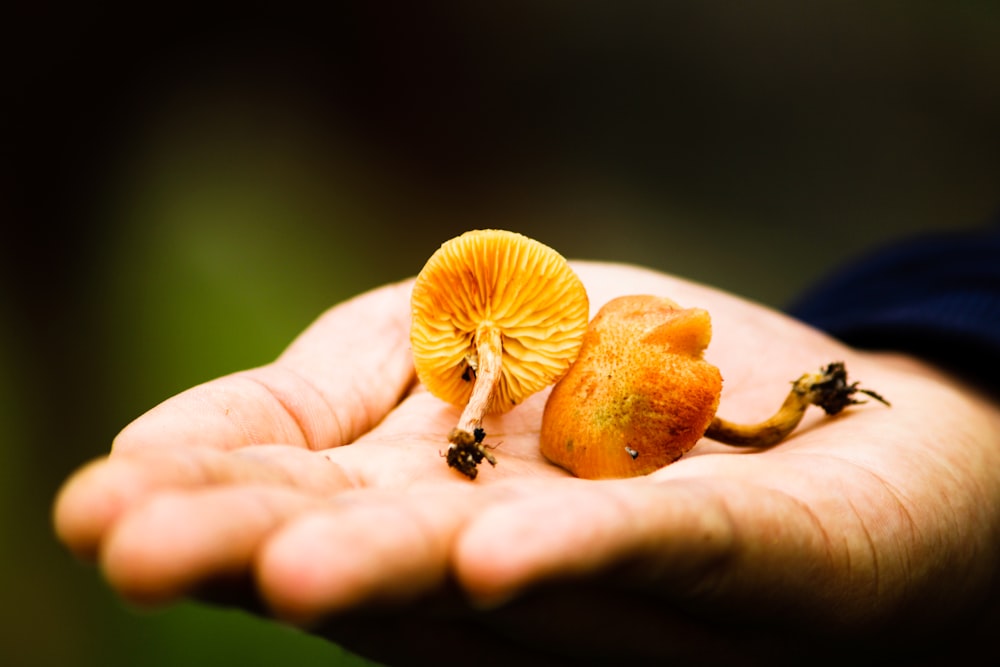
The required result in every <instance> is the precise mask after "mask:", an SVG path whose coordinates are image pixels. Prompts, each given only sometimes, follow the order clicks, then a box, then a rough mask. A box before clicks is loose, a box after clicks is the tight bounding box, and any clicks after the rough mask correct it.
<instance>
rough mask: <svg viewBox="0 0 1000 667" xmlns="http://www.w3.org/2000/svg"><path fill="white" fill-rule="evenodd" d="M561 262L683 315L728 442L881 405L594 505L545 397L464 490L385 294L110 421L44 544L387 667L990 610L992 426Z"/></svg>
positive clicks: (719, 312)
mask: <svg viewBox="0 0 1000 667" xmlns="http://www.w3.org/2000/svg"><path fill="white" fill-rule="evenodd" d="M574 266H575V268H576V269H577V271H578V273H579V274H580V276H581V278H582V279H583V281H584V283H585V284H586V286H587V288H588V292H589V294H590V298H591V303H592V306H593V307H594V308H596V307H599V306H600V305H602V304H603V303H604V302H606V301H607V300H608V299H610V298H611V297H614V296H617V295H621V294H637V293H650V294H658V295H663V296H668V297H670V298H671V299H673V300H675V301H677V302H678V303H680V304H681V305H683V306H699V307H702V308H705V309H707V310H708V311H709V312H710V313H711V315H712V321H713V329H714V337H713V341H712V344H711V345H710V346H709V349H708V352H707V355H706V356H707V358H708V360H709V361H711V362H712V363H714V364H715V365H716V366H718V367H719V368H720V370H721V371H722V375H723V378H724V390H723V395H722V400H721V405H720V409H719V413H720V414H721V415H722V416H725V417H726V418H728V419H730V420H734V421H745V422H753V421H758V420H761V419H763V418H765V417H767V416H769V415H770V414H771V413H772V412H773V411H774V410H775V409H776V408H777V406H778V405H779V404H780V402H781V400H782V399H783V398H784V395H785V394H786V392H787V390H788V387H789V382H790V381H792V380H794V379H795V378H797V377H798V376H799V375H801V374H802V373H804V372H807V371H813V370H816V369H817V368H819V367H820V366H822V365H824V364H826V363H829V362H831V361H845V362H846V365H847V369H848V371H849V372H850V374H851V378H852V379H859V380H861V381H862V382H863V384H864V385H865V386H868V387H871V388H873V389H876V390H877V391H879V392H880V393H881V394H882V395H883V396H885V397H886V398H887V399H888V400H890V401H891V402H892V404H893V407H892V408H891V409H889V408H886V407H884V406H881V405H879V404H877V403H873V404H870V405H862V406H858V407H857V408H853V409H851V410H848V411H845V412H844V413H842V414H841V415H839V416H837V417H835V418H828V417H825V416H824V415H823V413H822V412H821V411H819V410H816V411H815V414H813V413H812V412H810V413H807V415H806V418H805V420H804V421H803V423H802V425H801V426H800V427H799V429H798V430H797V431H796V432H795V433H794V434H793V436H792V437H791V438H789V439H788V440H787V441H785V442H784V443H782V444H780V445H778V446H776V447H774V448H772V449H769V450H766V451H755V450H738V449H735V448H731V447H728V446H724V445H720V444H716V443H712V442H710V441H707V440H703V441H702V442H701V443H699V444H698V445H697V446H696V447H695V449H694V450H692V451H691V452H689V453H688V455H686V456H685V457H684V458H683V459H681V460H680V461H678V462H677V463H675V464H673V465H671V466H668V467H666V468H663V469H661V470H659V471H657V472H656V473H654V474H652V475H649V476H647V477H643V478H636V479H628V480H616V481H601V482H595V481H584V480H578V479H575V478H572V477H570V476H568V475H567V474H566V473H565V472H563V471H562V470H560V469H558V468H556V467H554V466H552V465H550V464H549V463H547V462H546V461H545V460H544V459H543V458H542V457H541V455H540V454H539V452H538V432H539V427H540V420H541V413H542V408H543V406H544V402H545V397H546V395H547V392H542V393H540V394H537V395H535V396H534V397H532V398H531V399H529V400H528V401H526V402H525V403H524V404H523V405H521V406H519V407H518V408H516V409H515V410H513V411H512V412H509V413H507V414H505V415H502V416H499V417H490V418H488V419H487V421H486V423H485V424H484V426H485V428H486V431H487V433H488V437H487V440H486V443H487V444H488V445H490V446H494V447H495V449H494V450H493V453H494V455H495V456H496V458H497V465H496V467H495V468H491V467H489V466H485V467H483V468H482V469H481V471H480V474H479V477H478V479H476V480H475V481H474V482H470V481H469V480H467V479H465V478H464V477H462V476H461V475H459V474H458V473H456V472H455V471H454V470H450V469H449V468H448V467H447V466H446V465H445V462H444V460H443V459H442V458H441V456H440V453H441V452H442V451H443V450H444V449H445V447H446V446H447V440H446V437H447V434H448V432H449V430H450V429H451V428H452V427H453V426H454V424H455V421H456V419H457V417H458V412H459V411H458V409H457V408H454V407H452V406H449V405H447V404H445V403H443V402H441V401H440V400H438V399H436V398H434V397H433V396H431V395H430V394H429V393H428V392H427V391H426V390H424V389H423V388H422V387H421V386H419V385H416V384H415V382H414V376H413V370H412V364H411V360H410V351H409V342H408V326H409V303H408V301H409V284H400V285H393V286H389V287H385V288H382V289H379V290H376V291H374V292H370V293H368V294H366V295H363V296H361V297H358V298H356V299H354V300H352V301H350V302H347V303H345V304H342V305H340V306H338V307H336V308H334V309H332V310H331V311H329V312H328V313H326V314H325V315H324V316H323V317H321V318H320V319H319V320H318V321H317V322H316V323H315V324H314V325H313V326H312V327H310V328H309V329H308V330H307V331H306V332H305V333H304V334H303V335H302V336H301V337H300V338H299V339H298V340H296V341H295V342H294V343H293V344H292V345H291V346H290V347H289V349H288V350H287V351H286V352H285V353H284V354H283V355H282V357H281V358H280V359H278V360H277V361H276V362H275V363H273V364H271V365H269V366H266V367H261V368H258V369H253V370H250V371H246V372H242V373H238V374H234V375H231V376H227V377H224V378H221V379H218V380H215V381H213V382H210V383H207V384H205V385H201V386H199V387H195V388H193V389H191V390H188V391H187V392H185V393H183V394H181V395H179V396H177V397H174V398H173V399H170V400H169V401H167V402H165V403H164V404H162V405H160V406H159V407H157V408H155V409H153V410H152V411H150V412H149V413H147V414H146V415H144V416H142V417H141V418H139V419H138V420H136V421H135V422H134V423H133V424H131V425H130V426H128V427H127V428H126V429H125V430H124V431H123V432H122V434H121V435H120V436H119V437H118V439H117V440H116V441H115V444H114V447H113V450H112V453H111V455H110V456H108V457H107V458H104V459H101V460H100V461H97V462H95V463H93V464H91V465H89V466H87V467H85V468H84V469H82V470H81V471H79V472H78V473H77V474H75V475H74V476H73V477H72V478H71V479H70V480H69V481H68V482H67V484H66V486H65V487H64V489H63V490H62V492H61V494H60V496H59V498H58V500H57V503H56V508H55V521H56V527H57V531H58V534H59V536H60V538H61V539H62V540H63V541H64V542H65V543H66V544H67V545H68V546H69V547H70V548H71V549H73V550H74V551H75V552H76V553H77V554H79V555H80V556H81V557H83V558H95V559H97V560H98V561H99V562H100V565H101V567H102V569H103V571H104V573H105V575H106V577H107V578H108V580H109V581H110V583H111V584H112V586H114V587H115V588H116V589H117V590H118V591H119V592H120V593H121V594H122V595H124V596H126V597H128V598H130V599H133V600H137V601H140V602H163V601H168V600H171V599H174V598H177V597H179V596H184V595H203V596H206V597H209V598H212V599H223V597H224V598H225V599H226V600H229V601H238V603H239V604H241V605H244V606H246V607H247V608H249V609H252V610H255V611H258V612H260V613H263V614H275V615H277V616H278V617H280V618H282V619H286V620H289V621H292V622H296V623H300V624H303V625H304V626H306V627H309V628H310V629H311V630H312V631H314V632H316V633H320V634H324V635H326V636H328V637H330V638H332V639H334V640H335V641H338V642H340V643H342V644H344V645H346V646H348V647H350V648H352V649H354V650H356V651H358V652H360V653H362V654H365V655H370V656H373V657H375V658H376V659H381V660H387V661H391V662H394V663H395V662H414V663H420V662H431V661H433V662H434V663H435V664H449V663H454V664H470V663H479V664H488V663H489V662H491V661H492V662H496V663H498V664H509V663H510V661H511V660H513V659H515V658H516V659H517V660H518V661H520V662H523V663H526V664H530V663H531V661H536V662H538V663H540V664H551V663H552V662H558V661H559V660H562V659H567V660H572V659H581V658H588V659H594V658H596V659H601V658H604V657H607V658H609V659H610V658H612V657H614V658H619V659H627V658H630V657H631V658H634V659H641V658H651V659H655V658H661V659H663V658H673V659H677V660H688V661H692V662H699V663H711V662H726V661H729V660H730V659H732V658H733V657H734V656H739V657H740V658H741V659H743V660H749V661H753V660H754V659H755V658H761V657H762V656H765V655H767V656H768V659H783V658H784V659H789V660H791V659H795V658H796V656H800V655H803V654H805V653H806V652H808V651H809V650H810V649H814V648H815V647H816V646H820V645H821V646H825V647H833V646H840V647H844V648H845V650H850V649H854V648H857V647H861V646H868V647H870V646H883V647H889V648H893V649H895V648H897V647H898V645H899V643H900V642H902V643H904V644H905V643H906V642H907V641H909V640H910V639H912V636H913V633H914V632H915V631H916V630H919V629H923V628H940V627H942V624H944V623H946V621H947V620H948V619H954V618H960V616H958V617H956V614H959V615H961V614H964V613H971V612H972V611H973V610H975V608H976V606H977V605H978V604H980V603H981V602H982V601H983V600H984V599H985V598H986V597H987V596H988V595H989V591H988V590H986V586H987V584H988V583H989V582H990V581H991V577H992V576H993V568H994V563H995V562H996V561H997V559H998V557H1000V476H998V475H996V474H995V471H997V470H1000V448H997V447H995V446H992V444H993V443H995V442H996V441H998V440H1000V417H998V411H997V408H996V406H995V405H993V404H990V403H989V402H988V401H987V400H986V399H984V398H979V397H977V395H976V394H975V393H974V392H972V391H970V390H969V389H968V388H966V387H962V386H961V385H959V384H957V383H956V382H955V381H953V380H951V379H949V378H948V377H947V376H944V375H942V374H939V373H937V372H936V371H934V370H933V369H931V368H930V367H929V366H926V365H924V364H921V363H920V362H917V361H915V360H912V359H908V358H906V357H903V356H898V355H890V354H873V353H862V352H858V351H855V350H852V349H850V348H847V347H845V346H843V345H841V344H840V343H838V342H836V341H834V340H832V339H830V338H828V337H827V336H825V335H824V334H822V333H820V332H817V331H815V330H812V329H810V328H808V327H806V326H804V325H802V324H800V323H798V322H796V321H794V320H791V319H789V318H786V317H784V316H782V315H780V314H778V313H775V312H773V311H770V310H767V309H765V308H763V307H760V306H758V305H755V304H753V303H750V302H746V301H743V300H740V299H738V298H735V297H733V296H732V295H728V294H725V293H722V292H719V291H716V290H713V289H710V288H707V287H703V286H699V285H695V284H692V283H689V282H685V281H682V280H679V279H676V278H672V277H669V276H665V275H662V274H657V273H653V272H649V271H646V270H642V269H638V268H634V267H626V266H619V265H604V264H592V263H578V264H575V265H574ZM222 591H224V593H221V592H222ZM219 596H223V597H219Z"/></svg>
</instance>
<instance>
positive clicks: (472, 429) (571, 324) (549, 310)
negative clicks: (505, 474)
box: [410, 230, 590, 479]
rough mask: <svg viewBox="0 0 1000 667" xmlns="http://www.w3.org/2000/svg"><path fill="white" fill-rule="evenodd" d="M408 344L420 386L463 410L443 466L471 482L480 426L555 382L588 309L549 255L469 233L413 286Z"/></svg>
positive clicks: (444, 249)
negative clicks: (409, 344) (487, 416)
mask: <svg viewBox="0 0 1000 667" xmlns="http://www.w3.org/2000/svg"><path fill="white" fill-rule="evenodd" d="M411 306H412V312H413V326H412V329H411V333H410V342H411V344H412V346H413V362H414V366H415V368H416V371H417V377H418V378H419V379H420V381H421V382H423V383H424V384H425V385H426V386H427V389H428V390H429V391H430V392H431V393H432V394H434V395H435V396H437V397H438V398H440V399H442V400H445V401H447V402H449V403H452V404H454V405H458V406H461V407H462V408H463V410H462V414H461V417H460V418H459V420H458V424H457V425H456V427H455V428H454V429H453V430H452V432H451V434H450V435H449V438H448V439H449V441H450V445H449V447H448V451H447V454H446V458H447V461H448V465H449V466H451V467H453V468H455V469H456V470H458V471H459V472H461V473H462V474H464V475H465V476H467V477H469V478H470V479H475V477H476V475H477V470H478V468H477V466H478V465H479V463H481V462H482V461H483V460H484V459H485V460H486V461H487V462H489V463H490V464H491V465H495V464H496V459H495V458H494V457H493V455H492V454H490V452H489V451H487V445H486V444H484V442H483V441H484V438H485V437H486V433H485V431H484V430H483V428H482V422H483V418H484V417H485V416H486V415H488V414H497V413H502V412H506V411H507V410H510V409H511V408H513V407H514V406H516V405H518V404H519V403H521V402H522V401H523V400H524V399H525V398H527V397H528V396H530V395H531V394H533V393H535V392H537V391H539V390H540V389H542V388H544V387H546V386H548V385H549V384H551V383H553V382H555V381H556V380H557V379H559V378H560V377H561V376H562V375H563V374H564V373H565V372H566V370H567V369H568V368H569V367H570V365H571V364H572V363H573V361H574V360H575V359H576V356H577V354H578V352H579V350H580V343H581V341H582V339H583V333H584V331H585V330H586V328H587V318H588V315H589V309H590V304H589V302H588V300H587V293H586V290H585V289H584V287H583V283H582V282H580V279H579V278H578V277H577V276H576V274H575V273H574V272H573V270H572V269H571V268H570V267H569V264H568V263H567V262H566V260H565V259H564V258H563V257H562V256H561V255H559V253H557V252H556V251H554V250H552V249H551V248H549V247H548V246H546V245H543V244H541V243H539V242H538V241H535V240H533V239H529V238H528V237H526V236H522V235H521V234H516V233H514V232H508V231H502V230H476V231H471V232H466V233H465V234H462V235H461V236H459V237H456V238H454V239H451V240H450V241H447V242H446V243H444V244H443V245H442V246H441V247H440V248H439V249H438V250H437V252H435V253H434V254H433V255H432V256H431V257H430V259H428V260H427V264H426V265H424V268H423V269H422V270H421V272H420V274H419V275H418V276H417V280H416V282H415V284H414V286H413V296H412V300H411Z"/></svg>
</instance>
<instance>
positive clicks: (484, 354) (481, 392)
mask: <svg viewBox="0 0 1000 667" xmlns="http://www.w3.org/2000/svg"><path fill="white" fill-rule="evenodd" d="M473 343H474V344H475V346H476V368H475V379H474V380H473V385H472V395H471V396H469V402H468V403H466V405H465V409H464V410H462V416H461V417H460V418H459V420H458V426H456V427H455V430H458V431H465V432H466V433H469V434H472V433H475V431H476V429H477V428H479V427H480V426H481V425H482V423H483V417H484V416H485V415H486V413H487V411H488V410H489V407H490V403H491V402H492V400H493V394H494V392H495V391H496V387H497V383H498V382H499V381H500V365H501V361H502V359H503V342H502V340H501V336H500V330H499V329H497V328H496V327H494V326H492V325H490V324H484V325H482V326H480V327H479V328H478V329H477V330H476V335H475V338H474V339H473Z"/></svg>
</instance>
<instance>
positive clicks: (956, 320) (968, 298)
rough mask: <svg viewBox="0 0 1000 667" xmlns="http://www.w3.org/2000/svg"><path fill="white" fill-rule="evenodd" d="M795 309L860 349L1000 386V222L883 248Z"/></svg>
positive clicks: (816, 289) (837, 275) (791, 309)
mask: <svg viewBox="0 0 1000 667" xmlns="http://www.w3.org/2000/svg"><path fill="white" fill-rule="evenodd" d="M788 312H789V313H790V314H791V315H793V316H795V317H797V318H799V319H801V320H803V321H805V322H807V323H809V324H811V325H813V326H815V327H817V328H819V329H822V330H824V331H826V332H828V333H830V334H832V335H833V336H836V337H837V338H839V339H841V340H843V341H845V342H847V343H849V344H851V345H853V346H855V347H861V348H870V349H887V350H897V351H902V352H909V353H912V354H915V355H918V356H921V357H924V358H927V359H928V360H930V361H933V362H935V363H938V364H941V365H944V366H948V367H950V368H951V370H953V371H956V372H959V373H962V374H963V375H966V376H968V377H969V378H970V379H975V380H978V381H979V382H981V383H983V384H985V385H987V386H991V387H994V388H1000V380H998V378H1000V220H998V221H997V222H996V223H995V224H993V225H991V226H988V227H983V228H979V229H975V230H969V231H963V232H954V233H934V234H929V235H925V236H920V237H917V238H914V239H909V240H906V241H903V242H900V243H897V244H894V245H892V246H889V247H885V248H882V249H879V250H876V251H875V252H874V253H872V254H870V255H868V256H865V257H862V258H860V259H859V260H858V261H856V262H853V263H851V264H849V265H847V266H845V267H843V268H842V269H841V270H840V271H838V272H836V273H835V274H833V275H832V276H830V277H829V278H827V279H826V280H824V281H821V282H820V283H819V284H818V285H816V286H815V287H814V288H812V289H810V290H808V291H807V292H805V293H804V294H803V295H802V296H801V297H799V298H798V299H797V300H796V301H795V302H794V303H793V304H792V305H791V306H790V307H789V308H788Z"/></svg>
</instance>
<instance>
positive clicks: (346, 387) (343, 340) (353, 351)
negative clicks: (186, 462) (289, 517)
mask: <svg viewBox="0 0 1000 667" xmlns="http://www.w3.org/2000/svg"><path fill="white" fill-rule="evenodd" d="M408 299H409V284H408V283H400V284H396V285H390V286H387V287H383V288H380V289H377V290H373V291H371V292H368V293H366V294H363V295H361V296H359V297H356V298H354V299H352V300H350V301H347V302H345V303H342V304H340V305H338V306H336V307H334V308H332V309H331V310H329V311H328V312H327V313H326V314H324V315H323V316H322V317H321V318H320V319H319V320H317V321H316V322H315V323H314V324H313V325H312V326H310V327H309V328H308V329H307V330H306V331H305V332H304V333H303V334H302V335H301V336H300V337H299V338H298V339H297V340H296V341H294V342H293V343H292V344H291V345H290V346H289V348H288V349H287V350H286V351H285V352H284V353H283V354H282V355H281V357H279V359H278V360H277V361H275V362H274V363H273V364H270V365H267V366H263V367H260V368H256V369H252V370H248V371H243V372H240V373H235V374H233V375H228V376H226V377H223V378H219V379H217V380H213V381H211V382H207V383H205V384H202V385H199V386H197V387H194V388H192V389H189V390H187V391H185V392H183V393H181V394H179V395H177V396H175V397H173V398H171V399H168V400H167V401H165V402H164V403H161V404H160V405H159V406H157V407H155V408H153V409H152V410H150V411H149V412H147V413H146V414H144V415H142V416H141V417H139V418H138V419H137V420H135V421H134V422H133V423H131V424H130V425H129V426H128V427H126V428H125V430H124V431H123V432H122V433H121V434H119V436H118V437H117V438H116V439H115V443H114V449H115V451H116V452H117V451H127V450H131V449H135V448H144V447H150V446H157V445H168V446H204V447H213V448H216V449H234V448H237V447H243V446H246V445H253V444H258V443H283V444H293V445H297V446H300V447H305V448H309V449H321V448H325V447H335V446H338V445H343V444H346V443H348V442H351V441H352V440H353V439H355V438H357V437H358V436H359V435H361V434H362V433H364V432H365V431H367V430H368V429H370V428H371V427H372V426H373V425H374V424H375V423H377V422H378V421H379V420H380V419H381V418H382V416H384V415H385V413H386V412H388V411H389V410H390V409H391V408H392V407H393V406H394V405H395V404H396V403H397V402H398V401H399V400H400V398H401V397H402V395H403V394H404V392H405V391H406V389H407V388H408V387H409V385H410V384H411V383H412V381H413V367H412V360H411V358H410V349H409V343H408V340H409V306H408Z"/></svg>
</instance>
